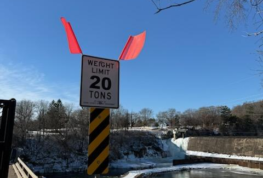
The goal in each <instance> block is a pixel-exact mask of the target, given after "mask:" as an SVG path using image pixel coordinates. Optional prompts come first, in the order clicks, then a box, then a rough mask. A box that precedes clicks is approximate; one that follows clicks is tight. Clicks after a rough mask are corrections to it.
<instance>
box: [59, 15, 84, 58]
mask: <svg viewBox="0 0 263 178" xmlns="http://www.w3.org/2000/svg"><path fill="white" fill-rule="evenodd" d="M61 21H62V24H63V25H64V27H65V30H66V33H67V38H68V45H69V50H70V53H72V54H82V51H81V49H80V46H79V43H78V40H77V38H76V36H75V34H74V31H73V29H72V27H71V25H70V23H69V22H67V21H66V19H65V18H64V17H61Z"/></svg>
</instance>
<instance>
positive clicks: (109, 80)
mask: <svg viewBox="0 0 263 178" xmlns="http://www.w3.org/2000/svg"><path fill="white" fill-rule="evenodd" d="M119 70H120V66H119V61H116V60H110V59H102V58H98V57H93V56H87V55H83V56H82V67H81V89H80V106H83V107H91V108H90V128H89V146H88V170H87V173H88V174H89V175H94V174H96V175H99V174H107V173H108V172H109V166H108V163H109V135H110V109H109V108H115V109H117V108H119Z"/></svg>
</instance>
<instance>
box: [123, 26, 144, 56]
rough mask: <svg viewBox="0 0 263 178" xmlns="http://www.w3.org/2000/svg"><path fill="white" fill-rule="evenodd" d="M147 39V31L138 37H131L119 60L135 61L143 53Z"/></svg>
mask: <svg viewBox="0 0 263 178" xmlns="http://www.w3.org/2000/svg"><path fill="white" fill-rule="evenodd" d="M145 37H146V31H144V32H142V33H141V34H139V35H136V36H130V37H129V39H128V41H127V43H126V45H125V46H124V48H123V50H122V53H121V55H120V57H119V60H131V59H135V58H136V57H137V56H138V55H139V54H140V52H141V50H142V48H143V45H144V42H145Z"/></svg>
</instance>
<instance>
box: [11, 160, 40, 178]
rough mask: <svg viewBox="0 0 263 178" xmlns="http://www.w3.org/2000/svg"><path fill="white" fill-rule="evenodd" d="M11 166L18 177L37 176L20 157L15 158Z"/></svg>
mask: <svg viewBox="0 0 263 178" xmlns="http://www.w3.org/2000/svg"><path fill="white" fill-rule="evenodd" d="M13 168H14V170H15V173H16V175H17V177H18V178H38V177H37V176H36V175H35V174H34V172H33V171H31V170H30V168H29V167H28V166H27V165H26V164H25V163H24V162H23V161H22V160H21V159H20V158H17V163H15V164H13Z"/></svg>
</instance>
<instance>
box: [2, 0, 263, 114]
mask: <svg viewBox="0 0 263 178" xmlns="http://www.w3.org/2000/svg"><path fill="white" fill-rule="evenodd" d="M203 9H204V3H202V2H194V3H192V4H189V5H187V6H184V7H180V8H174V9H170V10H166V11H163V12H161V13H159V14H154V13H155V12H156V9H155V7H154V5H153V4H152V3H151V1H150V0H147V1H141V0H132V1H131V0H129V1H117V0H111V1H101V0H97V1H84V0H82V1H78V2H75V1H72V0H63V1H62V0H60V1H59V0H56V1H35V0H28V1H18V0H16V1H15V0H14V1H7V0H5V1H3V2H1V5H0V22H1V28H0V86H1V87H0V98H1V99H9V98H16V99H17V100H21V99H30V100H33V101H35V100H41V99H42V100H48V101H51V100H52V99H55V100H56V99H58V98H60V99H62V101H64V102H67V103H73V104H74V105H75V106H76V107H77V106H78V103H79V87H80V67H81V55H73V54H70V52H69V49H68V44H67V39H66V34H65V31H64V28H63V26H62V23H61V21H60V17H65V18H66V19H67V21H69V22H70V23H71V25H72V27H73V29H74V32H75V34H76V36H77V38H78V41H79V44H80V46H81V48H82V51H83V53H84V54H88V55H94V56H99V57H105V58H111V59H118V57H119V55H120V53H121V50H122V48H123V46H124V45H125V43H126V41H127V39H128V37H129V35H137V34H139V33H141V32H142V31H144V30H146V31H147V36H146V43H145V46H144V49H143V50H142V52H141V54H140V55H139V57H138V58H137V59H135V60H132V61H121V71H120V72H121V73H120V78H121V79H120V103H121V104H122V105H123V106H124V107H125V108H126V109H128V110H129V111H135V112H136V111H139V110H140V109H142V108H144V107H147V108H151V109H153V111H154V113H155V114H156V113H158V112H159V111H163V110H166V109H168V108H175V109H176V110H178V111H184V110H186V109H189V108H192V109H198V108H199V107H202V106H212V105H213V106H218V105H227V106H229V107H233V106H235V105H237V104H242V103H243V102H245V101H257V100H261V99H262V98H263V91H262V86H261V78H260V76H259V75H258V72H257V71H256V70H258V69H260V68H259V63H258V62H257V61H256V60H257V58H258V56H257V55H256V54H255V51H256V49H257V48H258V46H259V44H258V43H256V42H257V39H256V38H252V37H251V38H250V37H243V35H245V34H246V32H251V31H253V29H254V28H253V26H250V25H248V26H240V27H239V28H238V29H237V30H235V31H233V32H231V31H230V30H229V29H228V28H227V27H226V25H225V23H224V20H223V19H220V20H219V21H218V22H217V23H215V22H214V21H213V18H214V15H213V9H209V10H207V11H204V10H203Z"/></svg>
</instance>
